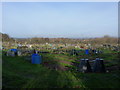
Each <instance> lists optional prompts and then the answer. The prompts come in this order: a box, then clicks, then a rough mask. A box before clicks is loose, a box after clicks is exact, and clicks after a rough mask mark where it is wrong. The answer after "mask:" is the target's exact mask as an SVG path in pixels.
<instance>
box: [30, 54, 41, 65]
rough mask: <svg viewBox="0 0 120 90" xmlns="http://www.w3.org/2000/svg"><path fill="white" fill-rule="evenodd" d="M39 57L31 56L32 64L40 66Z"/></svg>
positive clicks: (36, 55)
mask: <svg viewBox="0 0 120 90" xmlns="http://www.w3.org/2000/svg"><path fill="white" fill-rule="evenodd" d="M41 61H42V60H41V56H40V55H38V54H32V64H41Z"/></svg>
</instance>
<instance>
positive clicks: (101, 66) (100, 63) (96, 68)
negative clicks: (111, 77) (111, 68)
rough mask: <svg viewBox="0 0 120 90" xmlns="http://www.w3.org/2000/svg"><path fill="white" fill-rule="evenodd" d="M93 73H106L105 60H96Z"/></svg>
mask: <svg viewBox="0 0 120 90" xmlns="http://www.w3.org/2000/svg"><path fill="white" fill-rule="evenodd" d="M93 72H98V73H102V72H106V70H105V66H104V62H103V59H100V58H96V60H95V61H94V65H93Z"/></svg>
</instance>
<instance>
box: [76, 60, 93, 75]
mask: <svg viewBox="0 0 120 90" xmlns="http://www.w3.org/2000/svg"><path fill="white" fill-rule="evenodd" d="M78 71H80V72H86V73H87V72H92V69H91V66H90V64H89V60H88V59H81V60H80V64H79V66H78Z"/></svg>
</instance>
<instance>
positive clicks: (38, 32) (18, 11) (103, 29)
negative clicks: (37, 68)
mask: <svg viewBox="0 0 120 90" xmlns="http://www.w3.org/2000/svg"><path fill="white" fill-rule="evenodd" d="M2 5H3V7H2V19H3V21H2V32H3V33H7V34H9V35H10V36H11V37H17V38H26V37H50V38H53V37H69V38H80V37H81V38H83V37H102V36H104V35H110V36H114V37H117V36H118V3H117V2H66V3H65V2H45V3H44V2H19V3H17V2H6V3H5V2H4V3H3V4H2Z"/></svg>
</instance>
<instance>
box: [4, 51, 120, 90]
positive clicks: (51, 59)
mask: <svg viewBox="0 0 120 90" xmlns="http://www.w3.org/2000/svg"><path fill="white" fill-rule="evenodd" d="M115 53H116V52H113V51H109V52H108V51H106V52H104V53H103V54H101V55H85V54H82V53H81V54H80V55H78V56H70V55H69V54H49V53H48V54H41V57H42V64H40V65H39V64H31V62H30V61H29V60H27V59H26V57H25V56H21V57H18V56H15V57H10V56H9V57H8V56H5V55H4V52H3V56H2V65H3V68H2V81H3V88H21V89H22V88H89V89H92V88H119V81H120V77H119V71H118V69H117V68H118V67H117V66H118V60H119V57H118V54H115ZM86 57H87V58H88V59H95V58H96V57H102V58H103V59H104V62H105V66H106V69H108V70H109V72H107V73H80V72H76V71H75V69H73V70H68V69H66V66H71V67H73V66H72V62H75V60H79V59H81V58H86ZM56 67H57V68H56Z"/></svg>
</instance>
